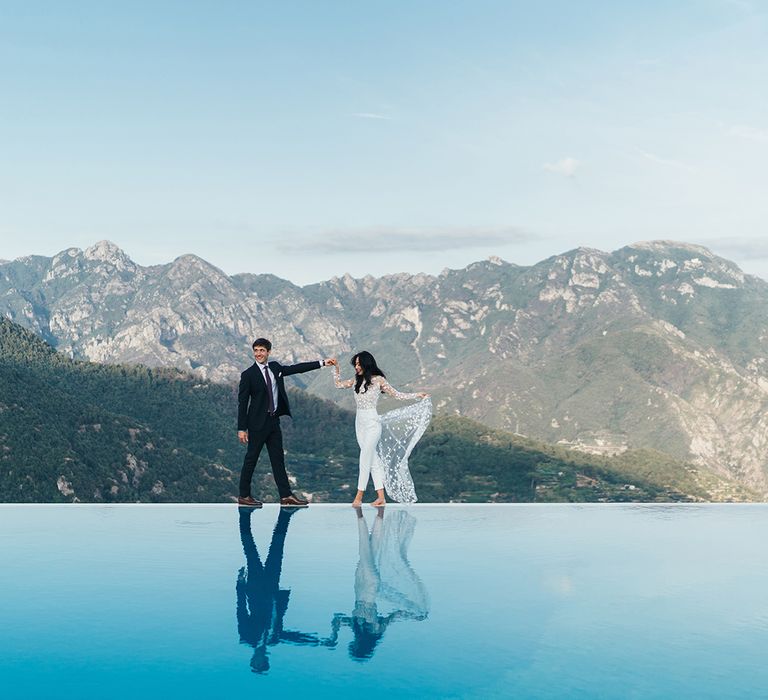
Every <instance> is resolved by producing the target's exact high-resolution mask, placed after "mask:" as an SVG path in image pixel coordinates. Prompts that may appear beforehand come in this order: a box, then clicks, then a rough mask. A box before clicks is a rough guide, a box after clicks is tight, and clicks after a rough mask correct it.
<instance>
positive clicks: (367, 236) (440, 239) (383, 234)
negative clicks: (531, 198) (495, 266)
mask: <svg viewBox="0 0 768 700" xmlns="http://www.w3.org/2000/svg"><path fill="white" fill-rule="evenodd" d="M286 238H287V236H285V237H283V238H282V240H281V241H280V242H278V243H277V248H278V249H279V250H280V251H282V252H285V253H294V254H297V253H298V254H301V253H304V254H311V255H319V254H325V255H338V254H339V253H355V254H356V253H367V254H370V253H399V252H416V253H429V252H446V251H449V250H463V249H467V248H485V247H488V246H493V247H497V248H498V247H500V246H507V245H523V244H526V243H530V242H532V241H535V240H540V237H539V236H537V235H535V234H532V233H529V232H527V231H522V230H520V229H516V228H512V227H507V228H483V227H466V228H453V229H435V228H395V227H375V228H369V229H335V230H326V231H322V232H320V233H318V234H317V235H313V236H311V237H305V236H302V237H301V238H294V239H292V240H286Z"/></svg>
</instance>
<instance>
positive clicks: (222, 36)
mask: <svg viewBox="0 0 768 700" xmlns="http://www.w3.org/2000/svg"><path fill="white" fill-rule="evenodd" d="M766 85H768V2H750V1H748V0H690V1H685V0H679V1H676V2H668V1H664V2H661V1H658V2H657V1H656V0H645V1H643V2H637V0H633V1H632V2H630V1H629V0H627V1H626V2H621V1H611V0H605V1H603V2H597V1H590V0H580V1H579V2H573V0H567V1H562V2H547V1H545V0H543V1H542V2H538V3H531V2H513V1H511V0H507V1H503V2H502V1H498V2H496V1H490V0H466V1H464V0H452V1H450V2H446V1H445V0H430V1H426V0H424V1H418V0H408V1H406V0H401V1H398V0H387V1H386V2H385V1H383V0H382V1H370V2H349V0H344V1H339V2H333V1H330V0H328V1H326V0H306V1H304V2H302V1H300V0H296V1H292V0H285V1H284V2H274V1H270V2H257V1H255V0H254V1H251V2H235V1H229V2H228V1H227V0H218V1H217V2H213V1H210V2H202V1H196V0H184V1H183V2H182V1H179V2H175V1H173V0H161V1H160V2H158V1H157V0H153V1H152V2H142V1H140V0H132V1H131V2H127V3H114V2H103V0H99V1H93V2H85V1H82V0H73V2H67V3H64V2H59V1H58V0H56V1H51V2H37V1H36V0H23V1H16V0H12V1H9V0H0V240H1V243H0V258H5V259H10V258H15V257H17V256H20V255H26V254H30V253H37V254H43V255H51V254H53V253H55V252H58V251H59V250H62V249H64V248H67V247H71V246H77V247H81V248H84V247H87V246H89V245H91V244H93V243H94V242H95V241H97V240H100V239H103V238H108V239H110V240H112V241H114V242H115V243H117V244H118V245H119V246H121V247H122V248H124V249H125V250H126V252H127V253H128V254H129V255H131V257H132V258H133V259H134V260H136V261H137V262H139V263H141V264H144V265H147V264H154V263H161V262H169V261H170V260H172V259H173V258H175V257H177V256H178V255H181V254H183V253H188V252H191V253H196V254H197V255H200V256H201V257H203V258H205V259H207V260H209V261H210V262H212V263H214V264H215V265H218V266H219V267H221V268H222V269H223V270H225V271H226V272H228V273H235V272H271V273H273V274H276V275H279V276H280V277H284V278H287V279H290V280H292V281H294V282H297V283H300V284H304V283H308V282H313V281H318V280H321V279H327V278H329V277H331V276H333V275H339V274H343V273H344V272H347V271H349V272H351V273H352V274H353V275H355V276H362V275H364V274H368V273H370V274H374V275H380V274H384V273H388V272H398V271H408V272H416V271H424V272H431V273H436V272H439V271H440V270H441V269H442V268H444V267H464V266H465V265H467V264H469V263H470V262H473V261H475V260H480V259H483V258H486V257H488V256H490V255H499V256H501V257H502V258H504V259H506V260H509V261H511V262H516V263H520V264H531V263H534V262H537V261H538V260H541V259H543V258H546V257H548V256H550V255H553V254H556V253H560V252H563V251H565V250H569V249H571V248H574V247H576V246H590V247H594V248H600V249H603V250H614V249H616V248H618V247H621V246H622V245H625V244H627V243H631V242H634V241H638V240H648V239H654V238H670V239H676V240H683V241H688V242H693V243H702V244H704V245H708V246H709V247H711V248H712V249H713V250H714V251H715V252H716V253H718V254H721V255H723V256H725V257H728V258H730V259H733V260H735V261H736V262H738V263H739V264H740V265H741V266H742V267H743V268H744V269H745V270H747V271H748V272H753V273H755V274H760V275H762V276H764V277H766V278H768V235H766V234H768V225H767V224H766V222H768V195H767V194H766V192H767V191H768V187H767V185H768V177H766V173H765V170H766V162H767V161H768V96H767V95H768V92H767V91H766Z"/></svg>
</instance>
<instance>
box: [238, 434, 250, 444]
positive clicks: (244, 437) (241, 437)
mask: <svg viewBox="0 0 768 700" xmlns="http://www.w3.org/2000/svg"><path fill="white" fill-rule="evenodd" d="M237 439H238V440H239V441H240V442H241V443H242V444H243V445H247V444H248V431H247V430H238V431H237Z"/></svg>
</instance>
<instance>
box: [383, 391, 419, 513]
mask: <svg viewBox="0 0 768 700" xmlns="http://www.w3.org/2000/svg"><path fill="white" fill-rule="evenodd" d="M430 420H432V401H431V399H429V398H426V399H422V400H421V401H419V402H417V403H414V404H410V405H409V406H403V407H402V408H396V409H394V410H393V411H388V412H387V413H384V414H382V415H381V437H380V438H379V444H378V447H377V452H378V455H379V459H380V460H381V462H382V465H383V467H384V488H385V489H386V491H387V494H388V495H389V497H390V498H391V499H393V500H394V501H397V502H399V503H415V502H416V501H417V500H418V499H417V498H416V489H415V488H414V486H413V479H412V478H411V472H410V471H409V470H408V457H409V456H410V454H411V451H412V450H413V448H414V446H415V445H416V443H417V442H418V441H419V439H420V438H421V436H422V435H423V434H424V431H425V430H426V429H427V426H428V425H429V421H430Z"/></svg>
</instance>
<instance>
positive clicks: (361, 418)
mask: <svg viewBox="0 0 768 700" xmlns="http://www.w3.org/2000/svg"><path fill="white" fill-rule="evenodd" d="M355 434H356V435H357V444H358V445H360V476H359V477H358V480H357V488H358V490H359V491H365V487H366V486H367V485H368V476H369V475H370V476H372V477H373V488H375V489H377V490H378V489H383V488H384V470H383V469H382V466H381V462H380V461H379V456H378V454H377V453H376V446H377V445H378V444H379V437H381V422H380V421H379V414H378V413H376V409H375V408H371V409H368V408H366V409H359V410H358V411H357V415H356V416H355Z"/></svg>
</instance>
